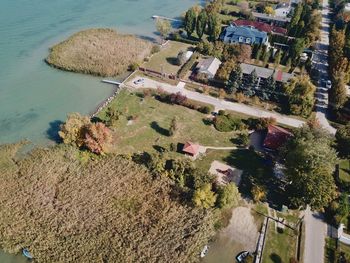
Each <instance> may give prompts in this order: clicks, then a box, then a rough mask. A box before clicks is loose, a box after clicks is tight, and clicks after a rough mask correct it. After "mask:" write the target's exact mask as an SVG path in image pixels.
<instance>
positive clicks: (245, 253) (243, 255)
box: [236, 251, 250, 263]
mask: <svg viewBox="0 0 350 263" xmlns="http://www.w3.org/2000/svg"><path fill="white" fill-rule="evenodd" d="M249 254H250V253H249V252H248V251H242V252H240V253H239V254H238V255H237V256H236V261H237V262H238V263H241V262H244V260H245V259H246V258H247V257H248V256H249Z"/></svg>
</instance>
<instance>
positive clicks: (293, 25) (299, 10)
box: [289, 3, 303, 36]
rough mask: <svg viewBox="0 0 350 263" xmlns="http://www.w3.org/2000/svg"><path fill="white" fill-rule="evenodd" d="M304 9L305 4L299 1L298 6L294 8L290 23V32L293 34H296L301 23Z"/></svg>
mask: <svg viewBox="0 0 350 263" xmlns="http://www.w3.org/2000/svg"><path fill="white" fill-rule="evenodd" d="M302 11H303V4H302V3H299V4H298V5H297V7H296V8H295V9H294V12H293V16H292V19H291V21H290V23H289V34H290V35H291V36H295V33H296V32H297V31H298V30H297V28H296V27H297V25H298V23H299V20H300V17H301V13H302Z"/></svg>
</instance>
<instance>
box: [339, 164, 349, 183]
mask: <svg viewBox="0 0 350 263" xmlns="http://www.w3.org/2000/svg"><path fill="white" fill-rule="evenodd" d="M339 179H340V180H341V181H343V182H345V183H350V160H342V161H341V162H340V163H339Z"/></svg>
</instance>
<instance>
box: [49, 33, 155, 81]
mask: <svg viewBox="0 0 350 263" xmlns="http://www.w3.org/2000/svg"><path fill="white" fill-rule="evenodd" d="M151 48H152V43H151V42H149V41H145V40H142V39H140V38H138V37H136V36H132V35H122V34H118V33H117V32H116V31H114V30H112V29H88V30H84V31H81V32H78V33H76V34H74V35H72V36H71V37H69V38H68V39H67V40H65V41H63V42H61V43H59V44H57V45H55V46H53V47H52V48H51V49H50V54H49V56H48V57H47V59H46V62H47V63H48V64H49V65H52V66H54V67H57V68H59V69H63V70H67V71H73V72H79V73H85V74H92V75H97V76H104V77H106V76H117V75H120V74H123V73H125V71H127V69H128V67H129V66H130V65H131V64H132V63H140V62H142V61H143V59H144V58H145V57H147V56H148V55H149V54H150V52H151Z"/></svg>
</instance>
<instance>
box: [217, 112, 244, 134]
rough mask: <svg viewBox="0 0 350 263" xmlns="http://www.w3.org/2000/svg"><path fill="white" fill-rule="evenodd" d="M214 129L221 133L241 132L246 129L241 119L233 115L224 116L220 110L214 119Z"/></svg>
mask: <svg viewBox="0 0 350 263" xmlns="http://www.w3.org/2000/svg"><path fill="white" fill-rule="evenodd" d="M214 127H215V129H217V130H218V131H221V132H230V131H242V130H244V129H245V128H246V126H245V125H244V123H243V122H242V120H241V119H239V118H237V117H236V116H235V115H233V114H230V113H229V114H226V112H225V111H224V110H220V111H219V114H218V116H216V117H215V118H214Z"/></svg>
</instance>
